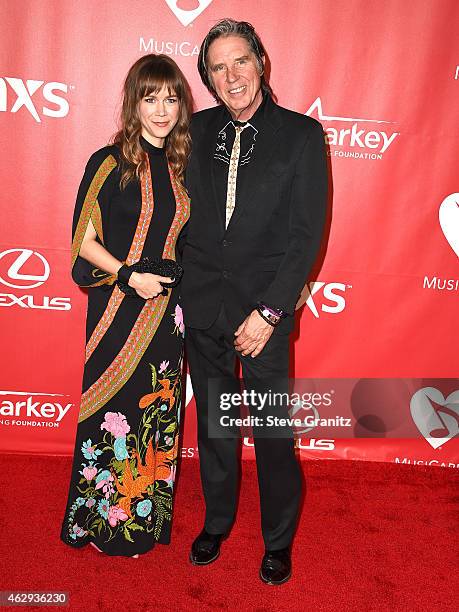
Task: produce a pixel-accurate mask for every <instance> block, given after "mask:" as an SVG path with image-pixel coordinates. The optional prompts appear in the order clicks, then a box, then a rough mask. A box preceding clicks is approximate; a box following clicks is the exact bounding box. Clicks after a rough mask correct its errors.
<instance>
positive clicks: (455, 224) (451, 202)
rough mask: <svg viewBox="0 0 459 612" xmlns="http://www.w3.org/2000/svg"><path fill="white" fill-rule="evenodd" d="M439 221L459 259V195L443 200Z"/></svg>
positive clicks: (452, 195) (453, 194) (455, 194)
mask: <svg viewBox="0 0 459 612" xmlns="http://www.w3.org/2000/svg"><path fill="white" fill-rule="evenodd" d="M438 219H439V221H440V227H441V229H442V230H443V234H444V235H445V238H446V240H447V241H448V243H449V246H450V247H451V248H452V249H453V251H454V252H455V253H456V255H457V256H458V257H459V193H452V194H451V195H449V196H447V197H446V198H445V199H444V200H443V202H442V203H441V205H440V209H439V211H438Z"/></svg>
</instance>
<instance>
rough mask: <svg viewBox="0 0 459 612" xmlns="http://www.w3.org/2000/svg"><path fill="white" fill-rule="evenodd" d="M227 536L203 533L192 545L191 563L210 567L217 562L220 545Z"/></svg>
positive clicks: (204, 531) (203, 531)
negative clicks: (210, 564) (209, 565)
mask: <svg viewBox="0 0 459 612" xmlns="http://www.w3.org/2000/svg"><path fill="white" fill-rule="evenodd" d="M224 537H225V534H213V533H208V532H207V531H206V530H205V529H203V530H202V531H201V533H200V534H199V535H198V537H197V538H196V540H195V541H194V542H193V544H192V545H191V552H190V561H191V563H193V565H208V564H209V563H212V561H215V560H216V559H217V558H218V556H219V554H220V544H221V541H222V539H223V538H224Z"/></svg>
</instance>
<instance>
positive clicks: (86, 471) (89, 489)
mask: <svg viewBox="0 0 459 612" xmlns="http://www.w3.org/2000/svg"><path fill="white" fill-rule="evenodd" d="M180 313H181V309H180ZM180 316H181V315H180V314H179V315H177V309H176V318H175V324H176V330H174V333H175V332H176V331H177V330H178V331H180V333H182V332H181V330H180V325H183V317H182V318H181V319H180ZM181 363H182V359H181V358H180V360H179V363H178V364H177V368H176V369H171V368H170V367H169V366H170V364H169V361H162V362H161V364H160V366H159V368H158V370H157V369H156V367H155V366H154V365H152V364H150V369H151V385H152V392H151V393H147V394H146V395H144V396H143V397H141V398H140V400H139V404H138V408H139V410H141V411H142V412H143V414H142V418H141V419H140V424H139V427H138V431H137V432H136V433H134V432H132V431H131V426H130V425H129V423H128V421H127V418H126V416H125V415H124V414H122V413H121V412H107V413H106V414H105V417H104V421H103V423H102V424H101V426H100V429H101V431H104V430H105V433H104V434H103V436H102V439H101V440H100V441H98V442H93V440H92V439H88V440H86V441H85V442H83V444H82V447H81V452H82V455H83V458H84V459H85V460H86V461H84V462H82V463H81V470H80V471H79V474H81V476H82V478H81V479H80V481H79V483H78V486H77V489H78V492H79V493H80V496H79V497H77V499H76V500H75V501H74V502H73V503H72V505H71V507H70V512H69V515H68V529H67V533H68V536H69V538H70V540H74V541H75V540H77V539H78V538H84V537H86V536H92V537H93V538H94V537H102V538H103V540H104V542H109V541H110V540H112V539H113V538H115V537H117V536H119V535H122V537H124V538H125V540H128V541H129V542H134V540H133V532H135V531H145V532H146V533H152V534H153V537H154V538H155V539H156V540H157V539H159V537H160V534H161V531H162V529H163V526H164V523H165V522H170V520H171V513H172V493H173V485H174V480H175V473H176V465H177V451H178V420H179V406H180V397H181ZM152 432H155V434H154V435H152ZM102 462H103V466H102V465H100V463H102Z"/></svg>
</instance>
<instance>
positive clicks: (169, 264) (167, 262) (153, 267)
mask: <svg viewBox="0 0 459 612" xmlns="http://www.w3.org/2000/svg"><path fill="white" fill-rule="evenodd" d="M129 268H130V269H131V270H132V271H133V272H141V273H146V272H149V273H150V274H157V275H158V276H168V277H169V278H172V279H173V280H172V282H171V283H161V285H162V286H163V287H164V290H163V292H162V295H167V288H166V287H176V286H177V285H178V284H179V282H180V279H181V278H182V274H183V268H182V266H181V265H179V264H178V263H177V262H176V261H174V260H173V259H149V258H148V257H143V258H142V259H141V260H140V261H138V262H136V263H135V264H132V266H129ZM117 285H118V287H119V288H120V290H121V291H122V292H123V293H125V294H126V295H127V296H129V297H140V295H139V294H138V293H137V292H136V290H135V289H133V288H132V287H130V286H129V285H128V284H127V283H123V282H121V281H117ZM141 299H143V298H141Z"/></svg>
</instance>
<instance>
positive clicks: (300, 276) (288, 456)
mask: <svg viewBox="0 0 459 612" xmlns="http://www.w3.org/2000/svg"><path fill="white" fill-rule="evenodd" d="M264 62H265V52H264V48H263V45H262V43H261V41H260V39H259V37H258V35H257V34H256V32H255V31H254V29H253V27H252V26H251V25H250V24H248V23H246V22H237V21H233V20H231V19H225V20H223V21H221V22H219V23H218V24H216V25H215V26H214V27H213V28H212V29H211V30H210V32H209V33H208V35H207V36H206V38H205V40H204V42H203V44H202V46H201V50H200V55H199V59H198V69H199V72H200V75H201V78H202V80H203V82H204V84H205V85H206V86H207V88H208V89H209V90H210V91H211V92H212V94H213V95H214V97H215V98H216V100H217V101H218V102H219V106H217V107H215V108H211V109H207V110H204V111H201V112H198V113H196V114H195V115H194V117H193V120H192V140H193V151H192V156H191V159H190V163H189V166H188V171H187V187H188V190H189V194H190V196H191V219H190V222H189V226H188V230H187V236H186V244H185V247H184V251H183V266H184V268H185V274H184V279H183V284H182V300H183V307H184V316H185V323H186V325H187V331H186V342H187V354H188V361H189V365H190V372H191V379H192V383H193V389H194V393H195V398H196V403H197V414H198V446H199V456H200V467H201V480H202V486H203V491H204V498H205V503H206V516H205V523H204V529H203V530H202V532H201V533H200V534H199V536H198V537H197V538H196V540H195V541H194V543H193V545H192V549H191V554H190V559H191V561H192V563H194V564H195V565H206V564H208V563H211V562H213V561H215V559H217V557H218V556H219V552H220V544H221V541H222V539H223V538H224V537H225V536H227V535H228V533H229V531H230V528H231V525H232V523H233V521H234V517H235V513H236V503H237V491H238V478H239V462H238V450H239V443H238V440H237V439H236V437H235V436H234V435H233V433H234V431H233V430H228V433H227V435H226V436H225V435H224V434H223V435H221V434H218V433H215V428H214V425H215V422H217V421H218V417H219V415H218V414H217V413H218V411H219V410H220V406H219V405H218V401H217V394H216V393H215V392H212V393H211V398H210V400H209V393H210V390H211V387H212V389H214V390H215V388H216V389H220V391H221V390H224V391H225V392H227V391H230V392H234V393H237V392H238V391H239V382H238V379H237V378H236V376H235V362H236V359H238V360H239V361H240V364H241V368H242V374H243V377H244V381H245V385H246V387H247V388H250V389H263V388H264V389H266V388H267V383H268V382H270V381H271V382H273V381H281V382H280V383H276V384H277V388H284V389H285V388H286V387H285V381H287V378H288V368H289V333H290V332H291V331H292V329H293V323H294V317H293V315H294V311H295V304H296V302H297V300H298V297H299V295H300V293H301V290H302V288H303V286H304V284H305V281H306V278H307V275H308V273H309V271H310V269H311V266H312V264H313V262H314V259H315V257H316V254H317V252H318V249H319V246H320V242H321V237H322V232H323V225H324V218H325V206H326V192H327V171H326V162H325V152H324V136H323V131H322V128H321V125H320V124H319V123H318V122H317V121H315V120H313V119H311V118H309V117H305V116H303V115H300V114H298V113H294V112H292V111H289V110H287V109H284V108H281V107H280V106H278V105H276V104H275V103H274V101H273V100H272V98H271V90H270V87H269V86H268V84H267V83H266V81H265V78H264ZM282 381H284V382H282ZM279 384H280V387H279ZM212 385H213V386H212ZM215 385H216V386H215ZM214 399H215V401H213V400H214ZM249 409H250V411H251V414H252V415H254V414H256V413H257V409H256V407H255V406H253V405H251V406H249ZM272 411H273V414H275V413H276V408H272ZM279 414H282V416H284V417H285V416H287V412H286V410H284V411H283V412H282V411H281V412H279ZM257 433H258V435H254V443H255V452H256V460H257V471H258V482H259V490H260V505H261V523H262V533H263V538H264V543H265V554H264V556H263V559H262V563H261V568H260V577H261V579H262V580H263V581H264V582H266V583H268V584H281V583H283V582H285V581H287V580H288V579H289V577H290V575H291V560H290V548H291V543H292V538H293V535H294V531H295V527H296V523H297V518H298V507H299V502H300V496H301V475H300V468H299V466H298V463H297V461H296V458H295V452H294V441H293V439H292V436H291V435H290V436H288V437H285V436H284V437H281V435H284V434H285V432H284V434H282V433H280V434H279V437H275V438H273V437H269V436H268V435H267V434H266V435H265V432H263V431H258V432H257Z"/></svg>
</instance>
